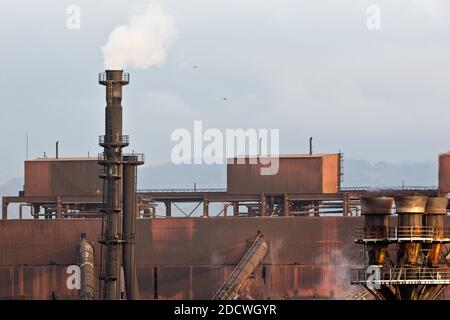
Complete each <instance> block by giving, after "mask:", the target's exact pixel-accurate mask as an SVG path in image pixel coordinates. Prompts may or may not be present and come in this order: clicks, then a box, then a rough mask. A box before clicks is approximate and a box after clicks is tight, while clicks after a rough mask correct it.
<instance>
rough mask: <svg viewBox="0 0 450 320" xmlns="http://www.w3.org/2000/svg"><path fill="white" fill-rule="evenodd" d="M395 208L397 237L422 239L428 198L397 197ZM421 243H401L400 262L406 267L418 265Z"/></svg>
mask: <svg viewBox="0 0 450 320" xmlns="http://www.w3.org/2000/svg"><path fill="white" fill-rule="evenodd" d="M394 199H395V208H396V211H397V215H398V227H397V236H398V237H399V238H405V239H406V238H410V239H413V238H416V237H417V238H420V237H421V236H422V235H423V228H422V220H423V214H424V213H425V205H426V203H427V197H426V196H397V197H395V198H394ZM420 249H421V243H420V242H419V241H412V240H411V241H404V242H401V243H400V248H399V261H400V263H402V264H405V265H417V264H418V262H419V261H418V259H419V255H420Z"/></svg>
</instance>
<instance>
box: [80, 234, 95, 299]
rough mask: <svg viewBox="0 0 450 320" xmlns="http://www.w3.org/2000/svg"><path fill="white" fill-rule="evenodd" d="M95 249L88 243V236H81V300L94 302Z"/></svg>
mask: <svg viewBox="0 0 450 320" xmlns="http://www.w3.org/2000/svg"><path fill="white" fill-rule="evenodd" d="M94 260H95V259H94V248H93V247H92V245H91V244H90V243H89V242H87V240H86V234H84V233H82V234H81V242H80V247H79V249H78V265H79V266H80V277H81V279H80V289H81V290H80V299H81V300H93V299H94V298H95V269H94Z"/></svg>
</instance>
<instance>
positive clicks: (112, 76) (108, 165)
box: [99, 70, 129, 300]
mask: <svg viewBox="0 0 450 320" xmlns="http://www.w3.org/2000/svg"><path fill="white" fill-rule="evenodd" d="M128 82H129V81H128V75H127V74H124V73H123V71H122V70H106V72H105V73H103V74H100V75H99V83H100V84H102V85H104V86H105V87H106V108H105V135H104V138H103V139H100V145H101V146H103V148H104V150H103V157H104V162H103V165H104V175H102V178H104V179H105V181H106V183H105V190H104V195H103V197H104V208H103V226H104V230H103V231H102V234H103V239H102V244H103V245H104V247H105V249H104V252H105V257H104V258H105V259H104V263H102V271H101V275H100V278H101V279H102V280H103V286H102V294H101V297H102V299H105V300H116V299H119V298H120V286H119V272H120V246H121V231H122V230H121V219H120V214H121V211H122V189H121V187H122V184H121V178H122V164H121V162H122V148H123V147H126V146H127V145H128V139H126V137H125V136H123V135H122V105H121V102H122V86H124V85H127V84H128Z"/></svg>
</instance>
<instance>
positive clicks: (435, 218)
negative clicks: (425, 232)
mask: <svg viewBox="0 0 450 320" xmlns="http://www.w3.org/2000/svg"><path fill="white" fill-rule="evenodd" d="M447 206H448V198H445V197H429V198H428V200H427V205H426V208H425V212H426V214H425V215H424V216H423V223H424V225H425V226H427V227H431V228H433V230H434V233H435V240H440V239H443V238H444V236H445V234H444V230H445V229H444V228H445V218H446V215H447ZM424 247H425V248H426V249H429V250H430V252H429V254H428V265H429V266H433V265H437V264H439V261H440V259H441V243H439V242H435V243H433V244H424Z"/></svg>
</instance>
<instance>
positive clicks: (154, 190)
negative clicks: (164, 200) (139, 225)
mask: <svg viewBox="0 0 450 320" xmlns="http://www.w3.org/2000/svg"><path fill="white" fill-rule="evenodd" d="M137 192H138V193H161V192H174V193H175V192H227V189H226V188H195V189H139V190H138V191H137Z"/></svg>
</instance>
